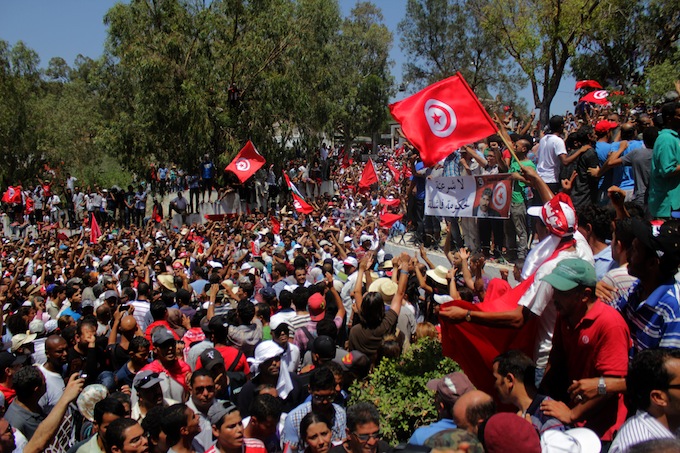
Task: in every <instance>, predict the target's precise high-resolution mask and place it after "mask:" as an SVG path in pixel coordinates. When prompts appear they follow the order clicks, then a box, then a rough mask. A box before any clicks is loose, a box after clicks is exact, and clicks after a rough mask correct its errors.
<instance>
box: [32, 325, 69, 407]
mask: <svg viewBox="0 0 680 453" xmlns="http://www.w3.org/2000/svg"><path fill="white" fill-rule="evenodd" d="M45 355H46V356H47V362H45V364H44V365H38V368H39V369H40V371H41V372H42V374H43V376H45V384H46V386H47V391H46V392H45V394H44V395H43V396H42V398H40V400H39V401H38V404H39V405H40V407H42V408H43V410H44V411H45V413H48V412H49V411H50V410H51V409H52V407H53V406H54V405H55V404H56V403H57V401H58V400H59V398H61V395H62V394H63V393H64V388H65V384H64V377H63V375H62V373H63V370H64V365H66V359H67V357H68V343H67V341H66V340H65V339H64V338H63V337H60V336H59V335H50V336H49V337H47V340H45Z"/></svg>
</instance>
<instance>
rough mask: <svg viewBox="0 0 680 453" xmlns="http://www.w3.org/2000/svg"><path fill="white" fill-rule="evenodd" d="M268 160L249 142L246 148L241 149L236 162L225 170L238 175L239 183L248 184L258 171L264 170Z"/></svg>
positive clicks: (233, 161) (235, 159)
mask: <svg viewBox="0 0 680 453" xmlns="http://www.w3.org/2000/svg"><path fill="white" fill-rule="evenodd" d="M265 162H266V160H265V158H264V157H262V155H261V154H260V153H258V152H257V149H255V145H253V142H251V141H250V140H248V143H246V146H244V147H243V148H241V151H239V152H238V154H237V155H236V157H235V158H234V160H232V161H231V163H230V164H229V165H228V166H227V168H225V169H224V171H230V172H232V173H234V174H235V175H236V177H237V178H238V180H239V181H241V182H246V181H247V180H248V178H250V177H251V176H253V175H254V174H255V172H256V171H257V170H259V169H260V168H262V166H263V165H264V164H265Z"/></svg>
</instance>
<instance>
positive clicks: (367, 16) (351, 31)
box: [334, 2, 392, 149]
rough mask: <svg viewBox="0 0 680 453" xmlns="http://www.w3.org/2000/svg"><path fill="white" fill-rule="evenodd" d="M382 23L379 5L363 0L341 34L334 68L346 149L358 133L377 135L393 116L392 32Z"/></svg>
mask: <svg viewBox="0 0 680 453" xmlns="http://www.w3.org/2000/svg"><path fill="white" fill-rule="evenodd" d="M382 22H383V16H382V13H381V12H380V9H379V8H377V7H376V6H375V5H374V4H373V3H370V2H359V3H357V4H356V5H355V7H354V8H353V9H352V11H351V13H350V16H349V17H348V18H346V19H345V20H344V21H343V23H342V26H341V29H340V34H339V35H338V37H337V44H336V46H337V54H336V56H335V62H334V63H335V64H334V70H335V71H338V73H339V74H340V75H341V78H340V79H339V80H338V84H337V86H336V87H335V95H336V97H335V99H336V103H337V106H338V108H337V110H336V112H335V115H334V117H335V118H336V124H337V127H338V129H337V130H338V131H339V132H340V133H341V135H342V136H343V137H344V142H345V148H346V149H349V147H350V145H351V141H352V140H353V139H354V137H355V136H356V135H357V133H358V132H366V133H369V134H371V135H373V134H374V133H376V132H378V131H379V130H380V129H381V128H382V127H383V126H384V125H385V124H386V121H387V118H388V117H389V114H388V111H387V103H388V100H389V97H390V93H391V90H392V77H391V75H390V72H389V68H390V61H389V50H390V47H391V44H392V34H391V33H390V31H389V30H388V28H387V27H386V26H385V25H384V24H383V23H382ZM374 142H375V140H374Z"/></svg>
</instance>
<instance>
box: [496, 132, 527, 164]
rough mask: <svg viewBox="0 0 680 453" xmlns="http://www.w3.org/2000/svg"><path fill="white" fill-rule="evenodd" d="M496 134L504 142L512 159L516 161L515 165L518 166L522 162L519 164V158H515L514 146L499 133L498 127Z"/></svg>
mask: <svg viewBox="0 0 680 453" xmlns="http://www.w3.org/2000/svg"><path fill="white" fill-rule="evenodd" d="M498 136H499V137H500V138H501V140H503V143H505V146H506V148H508V151H510V154H511V155H512V157H513V159H515V160H516V161H517V165H519V166H520V167H521V166H522V164H520V162H519V159H518V158H517V154H515V147H514V146H513V145H512V143H510V142H509V141H508V139H507V138H506V137H505V134H502V133H501V130H500V129H498Z"/></svg>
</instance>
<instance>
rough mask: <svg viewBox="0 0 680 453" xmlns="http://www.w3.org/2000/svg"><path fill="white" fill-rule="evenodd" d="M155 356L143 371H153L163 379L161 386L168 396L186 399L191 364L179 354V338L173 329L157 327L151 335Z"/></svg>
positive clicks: (177, 399)
mask: <svg viewBox="0 0 680 453" xmlns="http://www.w3.org/2000/svg"><path fill="white" fill-rule="evenodd" d="M151 343H152V344H153V356H154V358H155V359H156V360H154V361H153V362H151V363H150V364H148V365H147V366H145V367H144V368H142V370H141V371H147V370H150V371H153V372H154V373H158V374H159V377H160V378H161V379H162V381H161V388H162V389H163V395H164V396H165V397H166V398H171V399H173V400H175V401H184V392H188V391H189V386H188V385H187V375H188V374H189V373H191V368H190V367H189V365H187V364H186V362H184V360H182V359H180V358H179V356H178V354H177V340H176V339H175V336H174V334H173V332H172V331H171V330H168V329H163V328H160V329H156V330H155V331H154V333H153V335H152V337H151Z"/></svg>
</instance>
